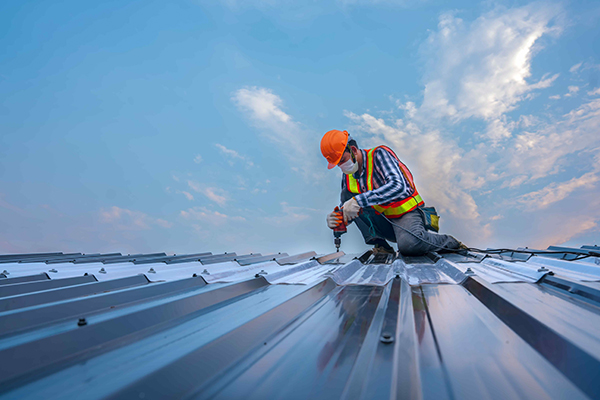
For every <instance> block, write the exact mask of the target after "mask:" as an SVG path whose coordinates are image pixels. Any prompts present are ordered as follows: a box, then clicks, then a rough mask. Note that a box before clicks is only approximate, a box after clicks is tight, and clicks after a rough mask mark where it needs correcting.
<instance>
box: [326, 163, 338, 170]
mask: <svg viewBox="0 0 600 400" xmlns="http://www.w3.org/2000/svg"><path fill="white" fill-rule="evenodd" d="M335 167H337V164H334V163H329V165H328V166H327V169H333V168H335Z"/></svg>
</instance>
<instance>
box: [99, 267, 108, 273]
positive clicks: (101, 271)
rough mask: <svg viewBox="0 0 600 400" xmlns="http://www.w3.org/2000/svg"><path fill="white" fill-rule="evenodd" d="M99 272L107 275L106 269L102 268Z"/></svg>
mask: <svg viewBox="0 0 600 400" xmlns="http://www.w3.org/2000/svg"><path fill="white" fill-rule="evenodd" d="M98 272H100V273H101V274H105V273H106V270H105V269H104V267H102V268H100V271H98Z"/></svg>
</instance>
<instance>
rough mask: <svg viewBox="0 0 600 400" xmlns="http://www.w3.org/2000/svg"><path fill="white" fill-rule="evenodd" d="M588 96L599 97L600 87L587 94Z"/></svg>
mask: <svg viewBox="0 0 600 400" xmlns="http://www.w3.org/2000/svg"><path fill="white" fill-rule="evenodd" d="M587 94H588V96H598V95H600V87H599V88H596V89H594V90H590V91H589V92H587Z"/></svg>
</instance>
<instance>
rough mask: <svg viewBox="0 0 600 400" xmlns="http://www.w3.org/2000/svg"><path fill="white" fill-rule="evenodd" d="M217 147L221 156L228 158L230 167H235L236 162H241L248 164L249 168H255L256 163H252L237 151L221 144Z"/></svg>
mask: <svg viewBox="0 0 600 400" xmlns="http://www.w3.org/2000/svg"><path fill="white" fill-rule="evenodd" d="M215 146H216V147H217V149H219V151H220V152H221V154H223V155H224V156H225V157H227V159H228V162H229V165H233V162H234V160H240V161H243V162H244V163H245V164H246V167H247V168H250V167H253V166H254V163H253V162H252V161H250V160H249V159H248V158H247V157H245V156H242V155H240V153H238V152H237V151H235V150H231V149H228V148H227V147H225V146H223V145H222V144H219V143H216V144H215Z"/></svg>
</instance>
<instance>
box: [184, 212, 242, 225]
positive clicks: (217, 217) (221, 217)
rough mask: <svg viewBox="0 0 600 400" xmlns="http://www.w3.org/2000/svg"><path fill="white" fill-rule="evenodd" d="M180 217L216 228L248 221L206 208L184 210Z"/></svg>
mask: <svg viewBox="0 0 600 400" xmlns="http://www.w3.org/2000/svg"><path fill="white" fill-rule="evenodd" d="M180 215H181V216H182V217H183V218H185V219H189V220H197V221H201V222H205V223H209V224H211V225H215V226H221V225H223V224H225V223H227V222H230V221H233V222H244V221H246V219H245V218H244V217H240V216H231V215H227V214H223V213H220V212H218V211H211V210H209V209H208V208H206V207H193V208H188V209H187V210H182V211H181V212H180Z"/></svg>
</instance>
